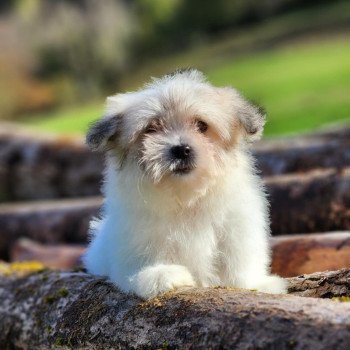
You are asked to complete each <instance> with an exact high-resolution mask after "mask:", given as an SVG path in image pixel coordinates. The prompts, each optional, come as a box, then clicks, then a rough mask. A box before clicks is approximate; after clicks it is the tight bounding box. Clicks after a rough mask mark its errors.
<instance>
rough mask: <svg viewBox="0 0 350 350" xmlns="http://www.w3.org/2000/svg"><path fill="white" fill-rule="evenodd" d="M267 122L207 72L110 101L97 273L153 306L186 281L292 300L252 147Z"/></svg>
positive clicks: (102, 142)
mask: <svg viewBox="0 0 350 350" xmlns="http://www.w3.org/2000/svg"><path fill="white" fill-rule="evenodd" d="M264 123H265V118H264V115H263V114H262V113H261V111H260V110H259V109H258V108H256V107H254V106H253V105H251V104H250V103H249V102H247V101H246V100H245V99H244V98H243V97H242V96H241V95H240V94H239V93H238V92H237V91H236V90H235V89H232V88H228V87H224V88H218V87H214V86H212V85H211V84H209V83H208V82H207V81H206V80H205V78H204V76H203V75H202V74H201V73H200V72H198V71H197V70H187V71H178V72H176V73H174V74H171V75H166V76H164V77H162V78H160V79H154V80H153V81H152V82H151V83H150V84H148V85H146V86H145V87H144V88H143V89H142V90H139V91H136V92H129V93H125V94H117V95H115V96H112V97H109V98H108V99H107V108H106V113H105V115H104V117H103V118H102V119H101V120H99V121H98V122H97V123H96V124H94V125H93V126H92V127H91V129H90V130H89V132H88V135H87V144H88V145H89V147H90V148H91V149H92V150H94V151H103V152H106V153H107V166H106V171H105V182H104V186H103V193H104V196H105V203H104V208H103V212H102V218H101V219H96V220H94V221H92V223H91V238H92V240H91V243H90V246H89V248H88V250H87V253H86V255H85V257H84V263H85V266H86V268H87V270H88V271H89V272H91V273H93V274H97V275H103V276H108V278H109V279H110V280H111V281H112V282H114V283H115V284H116V285H117V286H118V287H119V288H120V289H121V290H123V291H125V292H134V293H136V294H137V295H138V296H140V297H142V298H146V299H147V298H151V297H154V296H155V295H157V294H159V293H162V292H165V291H168V290H171V289H174V288H177V287H181V286H199V287H213V286H230V287H240V288H251V289H257V290H259V291H263V292H268V293H284V292H285V291H286V283H285V281H284V280H283V279H282V278H280V277H277V276H273V275H270V272H269V270H270V267H269V265H270V247H269V217H268V203H267V200H266V196H265V193H264V188H263V186H262V183H261V180H260V179H259V177H258V176H257V175H256V173H255V169H254V161H253V159H252V156H251V154H250V152H249V150H248V147H247V146H248V144H249V143H250V142H251V141H253V140H256V139H258V138H259V137H260V135H261V134H262V131H263V126H264Z"/></svg>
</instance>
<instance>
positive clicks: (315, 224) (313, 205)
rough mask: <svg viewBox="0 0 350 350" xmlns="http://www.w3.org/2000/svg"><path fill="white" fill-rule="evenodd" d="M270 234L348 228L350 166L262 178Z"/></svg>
mask: <svg viewBox="0 0 350 350" xmlns="http://www.w3.org/2000/svg"><path fill="white" fill-rule="evenodd" d="M265 183H266V187H267V192H268V193H269V195H270V203H271V229H272V234H273V235H282V234H287V233H300V232H303V233H308V232H326V231H339V230H350V210H349V208H350V168H344V169H343V170H342V171H341V172H338V171H336V170H333V169H326V170H318V171H313V172H309V173H306V174H303V175H300V174H299V175H298V174H291V175H282V176H274V177H271V178H265Z"/></svg>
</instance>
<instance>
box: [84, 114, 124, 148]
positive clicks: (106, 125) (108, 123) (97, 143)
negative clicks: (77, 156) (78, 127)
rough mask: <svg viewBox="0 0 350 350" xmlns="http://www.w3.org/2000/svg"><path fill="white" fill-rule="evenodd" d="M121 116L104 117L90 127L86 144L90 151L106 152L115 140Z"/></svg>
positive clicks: (118, 131)
mask: <svg viewBox="0 0 350 350" xmlns="http://www.w3.org/2000/svg"><path fill="white" fill-rule="evenodd" d="M121 120H122V118H121V115H115V116H108V117H104V118H102V119H101V120H98V121H97V122H95V123H94V124H92V125H91V127H90V129H89V131H88V133H87V135H86V144H87V145H88V146H89V147H90V149H91V150H92V151H100V152H101V151H106V150H108V149H109V148H110V146H111V144H112V143H113V142H114V141H115V140H116V139H117V137H118V134H119V133H120V128H121Z"/></svg>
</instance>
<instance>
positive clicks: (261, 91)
mask: <svg viewBox="0 0 350 350" xmlns="http://www.w3.org/2000/svg"><path fill="white" fill-rule="evenodd" d="M217 44H218V43H216V44H215V45H217ZM195 51H196V50H192V51H191V55H192V56H193V57H197V55H198V53H197V52H195ZM200 52H201V54H203V51H200ZM211 52H212V51H210V50H208V54H210V53H211ZM186 57H188V56H186ZM203 60H205V57H203ZM348 62H350V45H349V40H348V37H340V38H338V39H337V40H334V39H333V40H332V41H328V40H319V41H314V42H308V41H306V42H304V43H299V44H296V43H294V44H290V45H288V46H284V47H281V48H278V49H275V50H272V51H270V52H260V53H256V54H255V55H254V56H251V55H248V56H247V55H246V56H242V57H240V58H236V59H234V58H232V56H228V57H225V58H224V59H223V60H221V61H218V62H217V63H216V64H213V65H211V66H210V67H208V68H207V69H205V71H206V73H208V75H209V79H210V80H211V81H212V82H213V83H215V84H218V85H233V86H235V87H237V88H238V89H239V90H241V91H243V93H244V95H245V96H247V97H248V98H250V99H252V100H255V101H257V102H259V103H261V104H263V105H264V106H265V107H266V109H267V112H268V123H267V126H266V133H265V134H267V135H277V134H285V133H294V132H298V131H305V130H310V129H312V128H315V127H319V126H321V125H323V124H325V123H330V122H335V121H340V120H349V118H350V115H349V110H350V101H349V98H348V96H349V95H350V88H349V81H350V66H349V64H348ZM214 63H215V62H214ZM101 113H102V103H96V104H92V105H86V106H83V107H81V108H78V109H73V110H72V109H71V110H64V111H61V112H57V113H54V114H50V115H47V114H46V115H42V116H41V117H38V118H36V119H32V120H31V121H29V123H30V125H32V126H34V127H36V128H40V129H42V130H51V131H57V132H68V133H83V132H85V131H86V129H87V126H88V124H89V122H91V121H93V120H95V119H97V118H98V117H99V116H100V115H101Z"/></svg>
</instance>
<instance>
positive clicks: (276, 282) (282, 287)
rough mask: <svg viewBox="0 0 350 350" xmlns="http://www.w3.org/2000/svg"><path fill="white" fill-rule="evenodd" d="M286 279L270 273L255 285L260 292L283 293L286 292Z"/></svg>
mask: <svg viewBox="0 0 350 350" xmlns="http://www.w3.org/2000/svg"><path fill="white" fill-rule="evenodd" d="M287 286H288V282H287V280H285V279H283V278H282V277H279V276H275V275H270V276H266V277H265V279H264V280H262V281H261V282H260V283H259V284H258V285H257V287H256V289H257V290H258V291H260V292H264V293H271V294H285V293H287Z"/></svg>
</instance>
